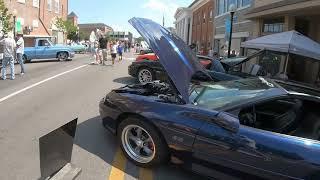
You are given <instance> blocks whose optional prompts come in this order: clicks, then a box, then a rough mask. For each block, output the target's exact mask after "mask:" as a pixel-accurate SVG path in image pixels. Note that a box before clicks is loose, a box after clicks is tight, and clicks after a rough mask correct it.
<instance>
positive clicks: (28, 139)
mask: <svg viewBox="0 0 320 180" xmlns="http://www.w3.org/2000/svg"><path fill="white" fill-rule="evenodd" d="M125 56H126V57H125V58H124V60H123V61H122V62H117V63H116V64H115V65H114V66H110V65H108V64H110V62H107V66H98V65H89V64H90V62H91V60H90V58H89V56H87V55H78V56H77V57H76V58H75V59H74V60H73V61H69V62H57V61H47V62H34V63H30V64H26V74H25V75H24V76H20V75H19V74H17V75H16V79H15V80H13V81H12V80H5V81H0V123H1V125H0V147H1V148H0V154H1V156H0V179H3V180H5V179H10V180H14V179H19V180H20V179H21V180H24V179H26V180H29V179H38V178H39V174H40V168H39V150H38V146H39V138H40V137H41V136H43V135H44V134H46V133H48V132H50V131H51V130H53V127H59V126H60V125H63V124H65V123H66V122H68V121H70V120H72V119H74V118H76V117H78V118H79V120H78V126H77V132H76V138H75V144H74V147H73V156H72V163H73V164H75V165H76V166H78V167H80V168H81V169H82V172H81V174H80V176H79V177H78V178H77V179H80V180H91V179H92V180H100V179H101V180H106V179H111V180H113V179H116V180H123V179H126V180H131V179H146V180H149V179H150V180H162V179H165V180H167V179H170V180H171V179H173V180H180V179H181V180H182V179H183V180H185V179H203V178H201V177H198V176H196V175H194V174H192V173H190V172H187V171H184V170H182V169H180V168H179V167H176V166H172V165H168V166H164V167H159V168H156V169H143V168H139V167H136V166H135V165H133V164H132V163H130V162H128V160H127V159H126V158H124V156H123V154H122V152H121V151H120V150H119V146H118V145H117V142H116V141H115V138H114V137H113V135H111V134H110V133H109V132H108V131H106V130H105V129H104V128H103V127H102V125H101V120H100V118H99V113H98V102H99V100H100V99H101V98H102V97H104V96H105V94H106V93H108V92H109V91H110V90H111V89H113V88H117V87H120V86H123V85H125V84H128V83H134V82H135V80H134V79H133V78H131V77H129V76H128V72H127V67H128V65H129V64H130V63H131V61H132V59H133V58H134V55H133V54H126V55H125ZM16 67H17V69H16V72H19V71H20V68H19V67H18V66H16Z"/></svg>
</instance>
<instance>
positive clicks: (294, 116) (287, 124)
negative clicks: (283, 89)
mask: <svg viewBox="0 0 320 180" xmlns="http://www.w3.org/2000/svg"><path fill="white" fill-rule="evenodd" d="M294 102H295V103H294V105H293V106H292V108H291V109H289V110H288V111H287V112H286V113H284V114H282V115H280V116H278V117H276V118H275V119H274V120H273V122H272V123H273V127H274V129H273V131H274V132H278V133H283V134H287V133H289V132H291V131H293V130H294V129H296V128H297V126H298V124H299V122H300V120H301V117H302V112H303V111H302V105H303V103H302V101H300V100H298V99H295V100H294Z"/></svg>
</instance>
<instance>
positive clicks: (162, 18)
mask: <svg viewBox="0 0 320 180" xmlns="http://www.w3.org/2000/svg"><path fill="white" fill-rule="evenodd" d="M162 26H163V27H164V14H163V15H162Z"/></svg>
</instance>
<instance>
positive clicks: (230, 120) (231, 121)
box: [216, 112, 240, 133]
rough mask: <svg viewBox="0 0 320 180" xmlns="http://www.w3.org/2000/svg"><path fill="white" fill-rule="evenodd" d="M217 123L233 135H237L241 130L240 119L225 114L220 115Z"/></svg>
mask: <svg viewBox="0 0 320 180" xmlns="http://www.w3.org/2000/svg"><path fill="white" fill-rule="evenodd" d="M216 123H217V124H219V125H220V126H221V127H223V128H225V129H227V130H229V131H231V132H233V133H237V132H238V131H239V128H240V122H239V119H238V118H235V117H232V116H231V115H229V114H227V113H224V112H221V113H219V114H218V117H217V119H216Z"/></svg>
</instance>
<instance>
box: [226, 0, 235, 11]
mask: <svg viewBox="0 0 320 180" xmlns="http://www.w3.org/2000/svg"><path fill="white" fill-rule="evenodd" d="M232 4H233V5H235V6H236V7H237V0H228V6H227V11H229V10H230V6H231V5H232Z"/></svg>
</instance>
